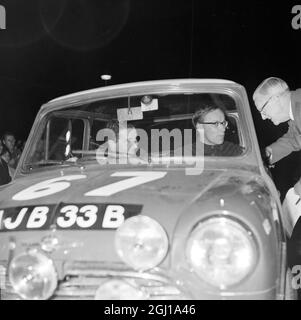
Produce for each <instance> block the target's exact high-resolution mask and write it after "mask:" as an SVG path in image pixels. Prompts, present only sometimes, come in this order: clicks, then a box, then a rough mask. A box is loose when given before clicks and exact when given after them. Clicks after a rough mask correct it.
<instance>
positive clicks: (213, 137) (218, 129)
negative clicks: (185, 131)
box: [200, 109, 226, 145]
mask: <svg viewBox="0 0 301 320" xmlns="http://www.w3.org/2000/svg"><path fill="white" fill-rule="evenodd" d="M223 121H225V115H224V113H223V112H222V111H221V110H219V109H217V110H213V111H211V112H209V113H207V114H206V115H205V117H204V121H203V122H213V123H215V122H219V123H221V122H223ZM200 127H201V128H203V130H204V143H205V144H208V145H216V144H222V143H223V142H224V138H225V131H226V127H225V126H223V125H221V124H218V125H215V124H206V123H205V124H201V125H200Z"/></svg>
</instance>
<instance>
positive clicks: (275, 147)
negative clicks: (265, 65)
mask: <svg viewBox="0 0 301 320" xmlns="http://www.w3.org/2000/svg"><path fill="white" fill-rule="evenodd" d="M253 100H254V103H255V105H256V107H257V110H258V111H259V112H260V113H261V117H262V119H263V120H266V119H269V120H271V121H272V122H273V123H274V124H275V125H276V126H277V125H279V124H280V123H282V122H287V121H288V122H289V129H288V132H287V133H286V134H284V135H283V136H282V137H281V138H280V139H278V140H277V141H276V142H274V143H272V144H271V145H270V146H268V147H267V148H266V152H267V155H268V157H269V160H270V163H271V164H273V163H275V162H277V161H279V160H281V159H282V158H284V157H286V156H288V155H289V154H290V153H291V152H293V151H298V150H300V149H301V89H298V90H296V91H290V90H289V87H288V85H287V83H286V82H285V81H283V80H282V79H279V78H275V77H271V78H267V79H265V80H264V81H263V82H262V83H261V84H260V85H259V86H258V87H257V89H256V90H255V92H254V94H253Z"/></svg>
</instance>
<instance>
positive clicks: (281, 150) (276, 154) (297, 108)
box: [269, 89, 301, 163]
mask: <svg viewBox="0 0 301 320" xmlns="http://www.w3.org/2000/svg"><path fill="white" fill-rule="evenodd" d="M291 105H292V113H293V116H294V120H289V122H288V125H289V128H288V131H287V133H285V134H284V135H283V136H282V137H281V138H279V139H278V140H277V141H276V142H274V143H272V144H271V145H270V146H269V147H270V148H271V149H272V160H271V163H275V162H277V161H279V160H281V159H282V158H284V157H286V156H288V155H289V154H290V153H291V152H293V151H298V150H301V89H298V90H296V91H291Z"/></svg>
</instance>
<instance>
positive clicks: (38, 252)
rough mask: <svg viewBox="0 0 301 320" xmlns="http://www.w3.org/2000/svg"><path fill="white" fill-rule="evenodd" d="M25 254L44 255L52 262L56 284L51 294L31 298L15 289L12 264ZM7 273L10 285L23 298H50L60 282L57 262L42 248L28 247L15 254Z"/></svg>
mask: <svg viewBox="0 0 301 320" xmlns="http://www.w3.org/2000/svg"><path fill="white" fill-rule="evenodd" d="M23 256H40V257H41V256H42V257H43V258H45V259H47V261H48V262H49V263H50V265H51V267H52V271H53V275H54V279H55V286H54V288H53V290H51V291H52V292H51V294H47V295H45V296H43V297H42V298H29V297H27V296H26V295H24V294H23V293H20V292H19V291H18V290H16V289H15V286H14V284H13V281H12V280H11V266H12V264H13V263H14V262H15V260H16V259H17V258H21V257H23ZM7 274H8V279H9V282H10V285H11V286H12V288H13V290H14V292H15V293H16V294H17V295H18V296H19V297H20V298H21V299H23V300H48V299H50V298H51V297H52V296H53V295H54V293H55V290H56V288H57V286H58V282H59V276H58V270H57V268H56V266H55V263H54V261H53V259H52V258H50V257H49V255H48V254H47V253H46V252H44V251H42V250H40V249H38V248H27V249H26V250H25V251H23V252H21V253H18V254H17V255H15V256H14V257H13V258H12V259H11V261H10V263H9V265H8V268H7Z"/></svg>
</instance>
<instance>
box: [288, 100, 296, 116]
mask: <svg viewBox="0 0 301 320" xmlns="http://www.w3.org/2000/svg"><path fill="white" fill-rule="evenodd" d="M289 115H290V119H291V120H295V119H294V115H293V110H292V100H290V111H289Z"/></svg>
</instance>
